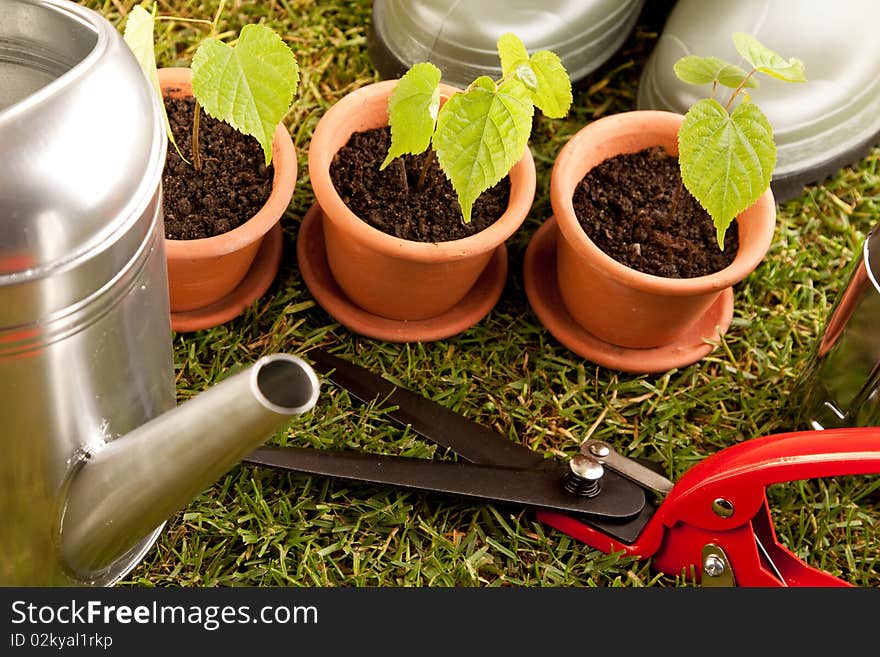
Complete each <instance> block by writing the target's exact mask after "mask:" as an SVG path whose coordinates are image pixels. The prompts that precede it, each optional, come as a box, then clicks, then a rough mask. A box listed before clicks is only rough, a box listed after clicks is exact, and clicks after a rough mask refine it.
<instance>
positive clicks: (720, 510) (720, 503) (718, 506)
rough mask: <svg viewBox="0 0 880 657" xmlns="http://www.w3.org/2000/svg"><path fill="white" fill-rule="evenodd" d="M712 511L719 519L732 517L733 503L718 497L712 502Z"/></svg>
mask: <svg viewBox="0 0 880 657" xmlns="http://www.w3.org/2000/svg"><path fill="white" fill-rule="evenodd" d="M712 510H713V511H714V512H715V515H717V516H719V517H721V518H729V517H730V516H732V515H733V502H731V501H730V500H726V499H724V498H723V497H719V498H717V499H716V500H715V501H714V502H712Z"/></svg>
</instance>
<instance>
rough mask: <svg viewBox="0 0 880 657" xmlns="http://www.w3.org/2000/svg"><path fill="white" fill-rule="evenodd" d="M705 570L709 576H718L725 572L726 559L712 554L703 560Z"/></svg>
mask: <svg viewBox="0 0 880 657" xmlns="http://www.w3.org/2000/svg"><path fill="white" fill-rule="evenodd" d="M703 572H704V573H706V574H707V575H708V576H709V577H718V576H719V575H722V574H724V560H723V559H722V558H721V557H718V556H716V555H714V554H710V555H709V556H708V557H706V560H705V561H704V562H703Z"/></svg>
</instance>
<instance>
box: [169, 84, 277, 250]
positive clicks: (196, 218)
mask: <svg viewBox="0 0 880 657" xmlns="http://www.w3.org/2000/svg"><path fill="white" fill-rule="evenodd" d="M165 108H166V111H167V112H168V121H169V123H170V124H171V131H172V132H173V133H174V139H175V140H176V141H177V145H178V147H179V148H180V152H181V153H183V155H184V157H186V159H187V160H189V162H190V163H187V162H184V161H183V160H182V159H181V158H180V156H179V155H178V154H177V151H176V150H175V148H174V146H173V145H172V144H170V143H169V144H168V154H167V155H166V157H165V169H164V170H163V172H162V188H163V194H164V197H163V202H162V209H163V211H164V213H165V237H166V238H168V239H174V240H191V239H199V238H203V237H213V236H214V235H220V234H222V233H225V232H228V231H230V230H232V229H233V228H237V227H238V226H240V225H241V224H243V223H244V222H245V221H247V220H248V219H250V218H251V217H252V216H254V215H255V214H256V213H257V212H258V211H259V210H260V208H262V207H263V205H265V203H266V200H267V199H268V198H269V194H271V192H272V176H273V169H272V165H271V164H270V165H269V166H268V167H267V166H266V161H265V157H264V155H263V149H262V147H261V146H260V143H259V142H258V141H257V140H256V139H255V138H253V137H251V136H250V135H243V134H242V133H240V132H238V130H236V129H235V128H233V127H232V126H230V125H229V124H227V123H224V122H223V121H218V120H216V119H213V118H211V117H209V116H208V115H207V114H205V112H204V111H202V112H201V114H200V115H199V153H200V154H201V158H202V169H201V171H196V170H195V168H193V165H192V164H191V163H192V124H193V110H194V109H195V101H194V100H193V98H191V97H187V98H166V99H165Z"/></svg>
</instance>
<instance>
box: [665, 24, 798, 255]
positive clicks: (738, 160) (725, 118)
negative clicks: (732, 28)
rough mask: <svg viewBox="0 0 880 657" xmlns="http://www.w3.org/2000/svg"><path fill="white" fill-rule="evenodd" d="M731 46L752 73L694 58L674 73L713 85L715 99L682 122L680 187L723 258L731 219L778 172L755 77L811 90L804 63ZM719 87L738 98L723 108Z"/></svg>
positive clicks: (744, 43)
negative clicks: (707, 221)
mask: <svg viewBox="0 0 880 657" xmlns="http://www.w3.org/2000/svg"><path fill="white" fill-rule="evenodd" d="M733 43H734V46H736V50H737V52H739V54H740V55H741V56H742V57H743V59H745V61H746V62H748V63H749V64H750V65H751V70H749V71H746V70H744V69H742V68H740V67H739V66H736V65H735V64H731V63H729V62H726V61H724V60H722V59H719V58H717V57H699V56H697V55H687V56H686V57H682V58H681V59H679V60H678V61H677V62H676V63H675V66H674V69H675V74H676V75H677V76H678V77H679V79H681V80H682V81H684V82H687V83H689V84H700V85H702V84H711V85H712V95H711V97H709V98H704V99H702V100H699V101H697V102H696V103H694V104H693V105H691V107H690V108H689V109H688V111H687V113H686V114H685V117H684V122H683V123H682V126H681V129H680V130H679V133H678V148H679V156H678V157H679V165H680V169H681V179H682V183H683V184H684V186H685V187H686V188H687V190H688V191H689V192H690V193H691V194H693V196H694V198H696V199H697V201H699V202H700V205H702V206H703V207H704V208H705V209H706V212H708V213H709V216H710V217H712V221H713V223H714V224H715V229H716V231H717V236H718V246H719V247H720V248H721V249H722V250H723V249H724V234H725V232H726V231H727V228H728V226H730V223H731V222H732V221H733V218H734V217H735V216H736V215H737V214H739V213H740V212H742V211H743V210H745V209H746V208H748V207H749V206H750V205H752V204H753V203H754V202H755V201H757V200H758V198H759V197H760V196H761V194H763V193H764V192H765V191H767V188H768V187H769V186H770V179H771V176H772V175H773V169H774V168H775V166H776V143H775V142H774V140H773V129H772V127H771V125H770V122H769V121H768V120H767V117H766V116H765V115H764V113H763V112H762V111H761V110H760V109H759V108H758V107H757V105H755V103H754V102H752V100H751V98H750V96H749V94H748V91H747V90H748V89H754V88H757V87H758V80H757V79H756V78H755V75H756V74H757V73H763V74H766V75H769V76H771V77H773V78H776V79H778V80H783V81H785V82H806V77H805V75H804V65H803V63H802V62H801V61H800V60H798V59H794V58H791V59H785V58H783V57H781V56H780V55H778V54H777V53H775V52H774V51H772V50H770V49H769V48H767V47H766V46H764V45H762V44H761V43H760V42H759V41H758V40H757V39H756V38H755V37H753V36H751V35H748V34H745V33H743V32H737V33H735V34H734V35H733ZM718 85H721V86H723V87H727V88H730V89H732V90H733V91H732V92H731V94H730V97H729V99H728V100H727V103H726V104H725V105H722V104H721V103H720V102H719V101H718V100H716V99H715V98H714V96H715V91H716V89H717V88H718ZM737 99H739V101H740V102H738V103H736V104H735V101H736V100H737Z"/></svg>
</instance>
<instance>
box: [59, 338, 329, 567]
mask: <svg viewBox="0 0 880 657" xmlns="http://www.w3.org/2000/svg"><path fill="white" fill-rule="evenodd" d="M318 390H319V383H318V379H317V376H316V375H315V373H314V371H313V370H312V368H311V367H310V366H309V365H308V363H306V362H305V361H303V360H302V359H300V358H298V357H296V356H292V355H288V354H274V355H272V356H266V357H264V358H261V359H260V360H258V361H257V362H255V363H254V364H252V365H250V366H249V367H247V368H246V369H244V370H242V371H240V372H238V373H236V374H233V375H231V376H230V377H228V378H227V379H225V380H223V381H221V382H220V383H218V384H217V385H215V386H213V387H212V388H209V389H208V390H206V391H205V392H203V393H201V394H199V395H197V396H196V397H194V398H192V399H190V400H188V401H186V402H184V403H182V404H181V405H179V406H178V407H176V408H174V409H172V410H170V411H168V412H166V413H164V414H162V415H160V416H158V417H156V418H154V419H153V420H151V421H149V422H147V423H146V424H144V425H142V426H140V427H138V428H137V429H135V430H134V431H132V432H130V433H129V434H128V435H126V436H123V437H121V438H118V439H116V440H112V441H110V442H107V443H106V444H105V445H104V446H103V447H102V448H101V449H98V450H96V451H95V452H94V453H93V454H92V455H90V457H89V458H88V459H86V460H85V461H84V463H83V465H82V467H81V469H80V470H79V471H78V472H77V473H76V474H75V475H74V476H73V478H72V481H71V483H70V487H69V492H68V495H67V502H66V508H65V509H64V515H63V520H62V530H61V548H62V551H63V556H64V559H65V562H66V564H67V566H68V567H69V568H70V569H71V570H73V571H74V572H75V573H77V574H78V575H79V576H87V574H90V573H91V574H93V573H99V572H101V571H102V570H103V569H106V568H107V567H109V566H110V565H111V564H112V563H113V562H114V560H115V559H117V558H118V557H119V556H120V555H122V554H124V553H125V552H126V551H127V550H130V549H131V548H132V546H134V545H135V544H136V543H137V542H138V541H140V540H142V539H143V538H144V536H146V535H148V534H149V533H150V532H152V531H155V529H156V528H157V527H158V526H160V525H161V524H162V523H163V522H165V520H167V519H168V518H169V517H170V516H171V515H173V514H174V513H175V512H176V511H178V510H179V509H180V508H182V507H184V506H185V505H186V504H188V503H189V502H190V500H192V499H193V498H194V497H195V496H196V495H198V494H199V493H200V492H202V491H203V490H204V489H205V488H207V487H208V486H210V485H211V484H213V483H214V482H215V481H216V480H217V479H218V478H219V477H221V476H222V475H223V474H225V473H226V472H227V471H228V470H229V469H230V468H232V467H234V466H235V465H236V464H237V463H238V462H239V461H240V460H241V459H242V458H243V457H244V456H246V455H247V454H249V453H250V452H251V451H252V450H253V449H255V448H256V447H257V446H258V445H260V444H261V443H262V442H264V441H265V440H266V439H267V438H269V437H270V436H271V435H272V434H273V433H274V432H275V431H277V430H278V429H280V428H281V427H282V426H284V424H285V423H286V422H288V421H289V420H290V418H291V416H294V415H298V414H301V413H304V412H306V411H308V410H309V409H311V408H312V407H313V406H314V405H315V402H316V401H317V398H318Z"/></svg>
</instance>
